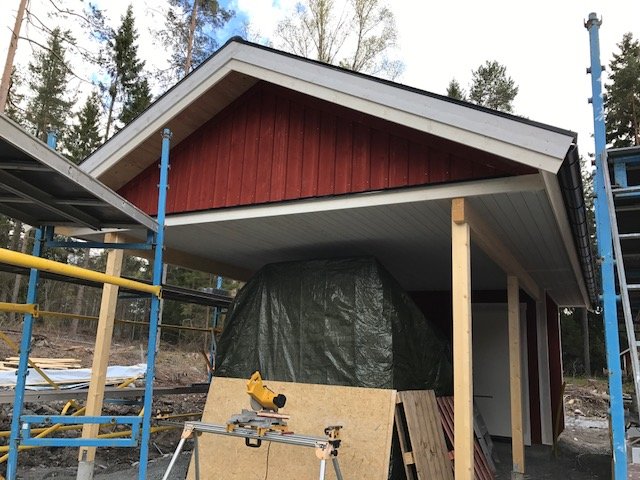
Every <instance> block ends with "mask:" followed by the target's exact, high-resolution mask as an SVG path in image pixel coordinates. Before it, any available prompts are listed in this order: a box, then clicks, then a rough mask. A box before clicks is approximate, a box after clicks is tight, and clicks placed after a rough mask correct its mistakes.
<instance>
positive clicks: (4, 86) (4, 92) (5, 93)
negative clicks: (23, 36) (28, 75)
mask: <svg viewBox="0 0 640 480" xmlns="http://www.w3.org/2000/svg"><path fill="white" fill-rule="evenodd" d="M26 7H27V0H21V1H20V5H19V6H18V12H17V13H16V23H15V24H14V26H13V30H12V32H11V41H10V42H9V51H8V52H7V60H6V61H5V63H4V71H3V72H2V81H1V82H0V112H4V109H5V107H6V106H7V98H9V85H10V84H11V71H12V70H13V59H14V58H15V56H16V50H17V49H18V37H19V36H20V27H22V18H23V17H24V10H25V8H26Z"/></svg>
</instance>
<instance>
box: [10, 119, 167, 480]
mask: <svg viewBox="0 0 640 480" xmlns="http://www.w3.org/2000/svg"><path fill="white" fill-rule="evenodd" d="M3 121H4V122H8V124H10V123H11V122H9V121H8V120H6V119H3ZM170 139H171V132H170V131H169V130H168V129H164V130H163V132H162V153H161V157H160V183H159V185H158V188H159V194H158V214H157V229H155V230H153V229H149V232H148V235H147V242H146V244H117V245H113V244H105V243H95V242H92V243H90V244H86V245H84V247H85V248H99V247H102V248H114V247H115V248H139V247H141V246H142V247H143V248H146V249H153V250H154V261H153V280H152V284H153V286H154V287H158V290H157V291H158V292H159V287H160V286H161V284H162V267H163V249H164V224H165V213H166V210H165V205H166V197H167V185H168V171H169V151H170ZM47 143H48V146H49V147H50V148H51V149H53V150H55V148H56V137H55V135H53V134H50V135H49V139H48V142H47ZM7 145H8V144H6V145H3V148H5V147H6V148H7V149H9V150H11V148H12V146H11V145H8V146H7ZM16 165H18V166H19V164H18V162H17V163H16ZM101 187H102V186H101ZM32 199H33V200H38V198H36V197H34V198H32ZM40 201H41V200H40ZM45 207H46V205H45ZM52 209H53V208H52ZM132 211H133V210H132ZM57 212H58V213H62V214H65V213H66V214H67V215H70V213H69V212H71V210H70V209H63V208H62V207H60V209H59V210H57ZM73 212H74V215H76V217H74V218H85V219H86V220H85V222H88V223H89V225H90V226H93V225H92V224H91V221H90V220H89V219H87V217H86V216H83V215H82V212H80V211H79V210H77V209H75V210H73ZM138 213H139V212H138ZM135 214H136V212H135V211H133V215H132V217H131V218H134V217H135ZM147 225H148V223H147ZM53 246H59V242H54V241H53V228H52V226H50V225H46V226H42V227H40V228H37V229H36V231H35V240H34V246H33V252H32V255H33V256H34V257H40V256H41V255H42V253H43V250H44V248H45V247H53ZM75 246H83V245H82V244H76V245H75ZM38 281H39V270H37V269H36V268H32V269H31V271H30V275H29V284H28V290H27V303H28V304H32V305H35V304H37V287H38ZM159 316H160V295H159V294H151V307H150V314H149V339H148V351H147V370H146V378H145V388H144V404H143V414H142V416H92V417H89V416H67V415H57V416H44V415H23V414H22V413H23V404H24V397H25V386H26V379H27V375H28V368H27V367H28V356H29V350H30V345H31V338H32V331H33V324H34V315H33V314H30V313H29V314H25V316H24V322H23V328H22V338H21V342H20V357H19V363H18V370H17V380H16V389H15V399H14V404H13V416H12V420H11V432H10V437H9V458H8V463H7V477H6V478H7V479H8V480H15V479H16V476H17V466H18V452H19V447H20V446H34V447H35V446H38V447H137V446H140V463H139V471H138V478H139V479H140V480H143V479H145V478H146V476H147V461H148V454H149V438H150V435H151V410H152V400H153V381H154V376H155V359H156V350H157V348H156V345H157V340H158V324H159V320H160V319H159ZM53 423H56V424H58V423H59V424H63V425H70V424H75V425H78V424H112V425H127V426H129V427H130V428H131V435H130V437H128V438H36V437H32V436H31V427H32V425H36V424H53Z"/></svg>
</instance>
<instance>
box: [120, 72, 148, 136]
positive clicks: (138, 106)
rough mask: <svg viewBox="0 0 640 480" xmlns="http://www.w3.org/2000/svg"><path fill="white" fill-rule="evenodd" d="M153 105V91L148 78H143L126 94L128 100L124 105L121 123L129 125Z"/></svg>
mask: <svg viewBox="0 0 640 480" xmlns="http://www.w3.org/2000/svg"><path fill="white" fill-rule="evenodd" d="M150 104H151V89H150V88H149V82H148V81H147V79H146V78H141V79H140V80H139V81H138V82H136V83H134V84H133V85H132V86H131V88H129V89H128V90H127V92H126V98H125V101H124V104H123V105H122V113H120V121H121V122H122V123H123V124H124V125H127V124H128V123H131V121H132V120H133V119H134V118H136V117H137V116H138V115H140V114H141V113H142V112H143V111H144V109H145V108H147V107H148V106H149V105H150Z"/></svg>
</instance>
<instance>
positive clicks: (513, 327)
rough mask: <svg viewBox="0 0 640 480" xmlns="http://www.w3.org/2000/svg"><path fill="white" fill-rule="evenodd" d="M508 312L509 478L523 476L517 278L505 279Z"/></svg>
mask: <svg viewBox="0 0 640 480" xmlns="http://www.w3.org/2000/svg"><path fill="white" fill-rule="evenodd" d="M507 304H508V310H509V392H510V395H511V456H512V459H513V468H512V476H511V478H512V479H514V480H519V479H521V478H523V476H524V430H523V417H522V352H521V345H520V285H519V282H518V278H517V277H515V276H513V275H509V276H508V277H507Z"/></svg>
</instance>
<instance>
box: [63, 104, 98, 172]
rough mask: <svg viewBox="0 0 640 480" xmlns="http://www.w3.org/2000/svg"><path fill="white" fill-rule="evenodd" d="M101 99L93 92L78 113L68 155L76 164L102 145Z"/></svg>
mask: <svg viewBox="0 0 640 480" xmlns="http://www.w3.org/2000/svg"><path fill="white" fill-rule="evenodd" d="M101 140H102V138H101V136H100V98H99V97H98V94H97V93H96V92H93V93H92V94H91V95H90V96H89V98H87V101H86V102H85V104H84V106H83V107H82V110H80V112H78V115H77V123H76V124H74V125H73V126H72V127H71V130H70V132H69V138H68V141H67V142H66V143H67V150H68V155H69V157H70V158H71V160H72V161H73V162H74V163H80V162H81V161H82V160H84V159H85V158H86V157H87V156H88V155H89V154H91V153H92V152H93V151H94V150H95V149H96V148H98V147H99V146H100V143H101Z"/></svg>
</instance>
